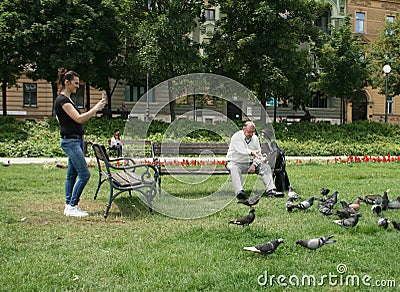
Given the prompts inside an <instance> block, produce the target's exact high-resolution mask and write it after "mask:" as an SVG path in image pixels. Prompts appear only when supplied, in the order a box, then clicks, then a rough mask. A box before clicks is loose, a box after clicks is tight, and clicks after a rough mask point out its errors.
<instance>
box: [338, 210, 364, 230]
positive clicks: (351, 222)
mask: <svg viewBox="0 0 400 292" xmlns="http://www.w3.org/2000/svg"><path fill="white" fill-rule="evenodd" d="M360 217H362V215H361V214H360V213H356V214H352V215H351V217H350V218H348V219H342V220H333V223H336V224H338V225H340V226H342V227H344V228H350V227H354V226H356V225H357V223H358V218H360Z"/></svg>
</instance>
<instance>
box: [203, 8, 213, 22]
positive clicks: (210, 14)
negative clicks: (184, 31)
mask: <svg viewBox="0 0 400 292" xmlns="http://www.w3.org/2000/svg"><path fill="white" fill-rule="evenodd" d="M204 17H205V18H206V19H207V20H215V9H205V10H204Z"/></svg>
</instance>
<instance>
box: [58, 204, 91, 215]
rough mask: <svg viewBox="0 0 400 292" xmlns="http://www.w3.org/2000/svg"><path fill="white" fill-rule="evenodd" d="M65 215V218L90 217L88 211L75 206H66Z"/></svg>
mask: <svg viewBox="0 0 400 292" xmlns="http://www.w3.org/2000/svg"><path fill="white" fill-rule="evenodd" d="M64 214H65V216H71V217H86V216H89V213H88V212H86V211H82V210H81V209H80V208H79V207H78V205H75V206H73V207H72V206H70V205H67V206H65V210H64Z"/></svg>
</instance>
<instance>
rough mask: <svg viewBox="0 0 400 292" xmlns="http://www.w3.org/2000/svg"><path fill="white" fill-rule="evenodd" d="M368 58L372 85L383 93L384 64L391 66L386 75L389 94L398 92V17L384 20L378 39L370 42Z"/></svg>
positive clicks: (399, 53) (393, 94)
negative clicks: (391, 20)
mask: <svg viewBox="0 0 400 292" xmlns="http://www.w3.org/2000/svg"><path fill="white" fill-rule="evenodd" d="M369 58H370V59H371V60H372V61H371V64H370V70H371V74H372V78H371V79H372V86H373V87H374V88H377V87H378V88H381V89H380V93H382V94H384V93H385V82H386V78H385V74H384V72H383V66H384V65H390V66H391V69H392V70H391V72H390V74H389V75H388V90H389V95H391V96H395V95H399V94H400V79H399V74H400V19H399V18H398V17H396V18H395V21H394V22H393V23H391V22H386V25H385V26H384V28H383V29H382V30H381V31H380V32H379V34H378V39H377V40H376V41H375V42H373V43H371V44H370V51H369Z"/></svg>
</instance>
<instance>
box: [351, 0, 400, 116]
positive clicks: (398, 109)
mask: <svg viewBox="0 0 400 292" xmlns="http://www.w3.org/2000/svg"><path fill="white" fill-rule="evenodd" d="M346 10H347V13H348V14H349V15H350V16H351V23H352V28H353V32H354V34H357V35H359V36H360V37H361V39H362V41H363V42H364V43H365V44H366V45H368V43H370V42H374V41H375V40H376V39H377V37H378V34H379V31H381V30H382V29H383V27H384V25H385V23H386V22H387V21H389V22H393V21H394V20H395V18H396V17H397V16H396V14H397V13H399V12H400V0H391V1H381V0H347V5H346ZM382 75H384V72H383V69H382ZM385 108H386V97H385V95H382V94H379V92H378V90H377V89H372V88H371V87H367V88H366V89H365V97H364V98H363V99H362V100H361V101H360V102H358V103H355V104H348V105H347V120H348V121H357V120H370V121H376V122H384V121H385ZM388 120H389V122H391V123H400V100H399V97H397V98H396V97H394V98H393V101H392V102H390V103H388Z"/></svg>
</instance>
